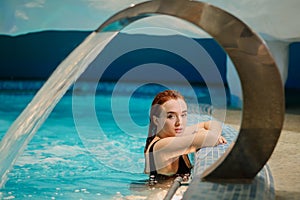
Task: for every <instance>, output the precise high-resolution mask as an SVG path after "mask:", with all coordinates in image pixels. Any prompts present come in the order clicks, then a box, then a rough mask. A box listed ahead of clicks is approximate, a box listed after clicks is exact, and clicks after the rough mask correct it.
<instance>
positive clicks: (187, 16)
mask: <svg viewBox="0 0 300 200" xmlns="http://www.w3.org/2000/svg"><path fill="white" fill-rule="evenodd" d="M153 15H169V16H174V17H177V18H180V19H183V20H185V21H187V22H190V23H192V24H194V25H196V26H198V27H199V28H201V29H203V30H204V31H206V32H207V33H208V34H210V35H211V36H212V37H213V38H214V39H215V40H216V41H217V42H218V43H219V44H220V46H221V47H223V48H224V50H225V51H226V53H227V54H228V55H229V57H230V58H231V60H232V61H233V63H234V65H235V68H236V70H237V72H238V75H239V78H240V80H241V86H242V90H243V99H244V102H243V114H242V123H241V128H240V132H239V135H238V138H237V140H236V142H235V144H234V145H231V147H230V148H229V149H228V150H227V151H226V152H225V154H224V155H223V156H222V157H221V158H220V159H219V160H218V161H217V162H216V163H214V164H213V165H212V166H211V167H209V168H208V169H207V170H206V171H204V173H203V175H202V178H203V179H206V180H215V181H245V180H251V179H253V178H254V177H255V176H256V174H257V173H258V172H259V171H260V170H261V169H262V167H263V166H264V165H265V164H266V162H267V161H268V159H269V158H270V156H271V154H272V152H273V150H274V148H275V146H276V143H277V140H278V138H279V136H280V133H281V129H282V126H283V120H284V112H285V111H284V89H283V85H282V81H281V77H280V74H279V71H278V68H277V66H276V63H275V61H274V58H273V57H272V55H271V54H270V51H269V49H268V47H267V46H266V44H265V42H264V41H263V40H262V39H261V38H260V37H259V36H258V35H257V34H256V33H255V32H254V31H253V30H251V28H249V27H248V26H247V25H246V24H245V23H243V22H242V21H241V20H239V19H238V18H236V17H235V16H233V15H231V14H230V13H228V12H226V11H224V10H222V9H220V8H217V7H215V6H213V5H210V4H207V3H202V2H198V1H190V0H153V1H149V2H145V3H141V4H137V5H134V6H132V7H130V8H127V9H125V10H122V11H120V12H118V13H116V14H115V15H113V16H112V17H111V18H109V19H108V20H107V21H105V22H104V23H103V24H102V25H101V26H100V27H99V28H98V29H97V31H98V32H105V31H120V30H122V29H123V28H124V27H126V26H127V25H129V24H130V23H132V22H134V21H137V20H139V19H142V18H145V17H149V16H153Z"/></svg>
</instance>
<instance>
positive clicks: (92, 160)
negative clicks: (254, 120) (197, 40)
mask: <svg viewBox="0 0 300 200" xmlns="http://www.w3.org/2000/svg"><path fill="white" fill-rule="evenodd" d="M108 86H111V85H108ZM108 88H109V87H105V89H107V90H106V91H101V92H99V93H97V94H96V95H95V96H93V98H94V100H95V108H96V109H95V110H96V115H97V119H98V121H99V124H100V126H101V128H102V131H100V132H102V135H100V138H98V139H99V140H93V141H92V142H88V143H87V139H89V138H88V137H89V136H90V135H93V134H95V133H98V132H99V130H98V129H97V128H95V127H94V124H93V122H92V120H90V119H89V114H88V113H86V112H85V111H86V106H85V105H86V104H85V102H87V101H86V99H88V98H89V96H86V95H84V93H82V94H81V95H79V96H78V98H79V99H80V98H81V101H80V102H82V105H78V104H77V105H76V110H77V111H76V112H78V113H83V115H82V121H83V122H82V123H80V124H76V125H75V122H74V116H73V114H74V104H73V107H72V101H74V97H73V96H72V95H71V93H68V94H67V95H65V96H64V97H63V98H62V100H61V101H60V102H59V103H58V104H57V106H56V107H55V109H54V111H53V112H52V113H51V115H50V116H49V118H48V119H47V120H46V122H45V123H44V124H43V125H42V127H41V128H40V129H39V130H38V132H37V133H36V135H35V136H34V137H33V139H32V140H31V142H30V143H29V144H28V146H27V148H26V150H25V152H24V153H23V154H22V156H21V157H20V158H19V159H18V161H17V163H16V164H15V166H14V168H13V170H12V171H11V172H10V174H9V177H8V178H9V179H8V181H7V183H6V185H5V188H4V189H2V190H0V197H1V198H2V199H27V198H28V199H29V198H30V199H113V198H115V199H116V198H121V197H124V196H128V195H132V194H133V193H134V191H132V189H131V188H132V187H131V186H132V183H139V184H137V185H135V186H138V187H139V186H142V185H143V183H144V181H145V180H146V179H147V176H146V175H145V174H143V167H144V158H143V147H144V142H145V138H146V136H147V125H148V111H149V110H148V109H149V105H150V104H151V101H152V99H153V96H154V95H155V94H156V92H157V91H160V90H162V89H163V88H161V87H153V86H152V87H151V88H152V89H151V90H149V89H148V90H143V89H140V90H136V92H135V93H134V94H133V95H132V96H131V97H130V101H129V106H127V107H129V110H130V116H129V118H130V119H131V120H132V121H133V122H134V123H135V124H136V127H138V130H135V129H134V127H132V128H133V132H130V133H128V131H124V127H125V129H126V124H120V123H116V120H115V119H116V118H115V116H113V115H112V110H111V106H110V105H111V103H112V101H111V94H110V92H109V91H110V90H109V89H108ZM141 91H147V92H146V93H145V92H144V93H142V92H141ZM34 94H35V91H34V90H33V91H27V92H26V91H24V90H18V91H17V92H16V91H15V90H14V91H13V92H12V91H10V90H2V92H1V93H0V100H1V104H0V116H1V119H0V137H1V138H2V137H3V135H4V134H5V132H6V131H7V129H8V128H9V126H10V125H11V124H12V122H13V121H14V120H15V118H16V117H17V116H18V115H19V114H20V112H21V111H22V110H23V109H24V108H25V106H26V105H27V104H28V103H29V102H30V101H31V99H32V98H33V96H34ZM198 95H199V98H200V99H201V101H203V102H205V101H209V98H208V97H209V96H208V94H207V91H206V90H205V89H201V88H200V89H199V90H198ZM127 100H128V98H126V95H125V93H124V94H121V93H120V95H119V96H118V97H117V104H118V105H120V106H119V108H115V109H116V110H115V111H114V112H117V113H118V115H117V116H118V117H120V119H122V118H123V119H127V118H128V116H127V115H122V109H121V108H122V107H124V106H123V105H126V101H127ZM125 107H126V106H125ZM203 108H204V110H205V109H206V107H205V106H203ZM207 108H209V106H208V107H207ZM118 109H120V110H118ZM121 121H122V120H121ZM125 123H126V120H125ZM78 126H80V130H81V131H78V130H79V129H78ZM127 128H130V127H127ZM82 130H86V131H85V132H84V133H82ZM100 132H99V133H100ZM102 137H105V139H104V138H102ZM93 145H96V146H98V147H100V148H98V149H97V150H98V151H93V148H92V147H93ZM99 149H100V150H101V152H99ZM100 154H101V156H100V157H99V155H100Z"/></svg>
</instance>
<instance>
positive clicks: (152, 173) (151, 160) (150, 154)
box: [149, 140, 158, 175]
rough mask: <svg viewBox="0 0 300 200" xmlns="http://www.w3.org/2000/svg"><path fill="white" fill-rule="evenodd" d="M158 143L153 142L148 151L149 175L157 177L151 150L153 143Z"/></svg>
mask: <svg viewBox="0 0 300 200" xmlns="http://www.w3.org/2000/svg"><path fill="white" fill-rule="evenodd" d="M156 142H158V140H157V141H155V142H154V143H153V144H152V145H151V146H150V149H149V162H150V175H157V171H156V167H155V163H154V156H153V148H154V145H155V143H156Z"/></svg>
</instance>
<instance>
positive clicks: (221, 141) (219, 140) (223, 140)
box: [217, 136, 227, 145]
mask: <svg viewBox="0 0 300 200" xmlns="http://www.w3.org/2000/svg"><path fill="white" fill-rule="evenodd" d="M218 144H227V140H226V139H225V138H224V137H223V136H220V137H219V139H218V142H217V145H218Z"/></svg>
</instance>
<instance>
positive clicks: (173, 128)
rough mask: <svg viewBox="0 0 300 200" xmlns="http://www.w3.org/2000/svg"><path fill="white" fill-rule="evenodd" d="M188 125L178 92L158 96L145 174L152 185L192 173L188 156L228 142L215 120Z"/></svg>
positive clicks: (149, 134)
mask: <svg viewBox="0 0 300 200" xmlns="http://www.w3.org/2000/svg"><path fill="white" fill-rule="evenodd" d="M186 125H187V104H186V102H185V100H184V97H183V96H182V95H181V94H180V93H179V92H177V91H174V90H166V91H163V92H160V93H159V94H157V95H156V97H155V98H154V100H153V102H152V107H151V111H150V125H149V130H148V138H147V141H146V145H145V149H144V153H145V173H147V174H150V184H154V183H156V182H157V181H159V182H160V181H161V180H167V179H169V178H174V177H175V176H178V175H181V176H186V175H189V174H190V172H191V168H192V165H191V163H190V160H189V158H188V156H187V154H189V153H192V152H195V151H196V150H197V149H199V148H202V147H205V146H215V145H218V144H223V143H227V142H226V140H225V138H223V137H222V136H220V133H221V127H220V126H219V124H218V123H216V124H214V122H212V121H208V122H201V123H198V124H195V125H193V126H189V127H186Z"/></svg>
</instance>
